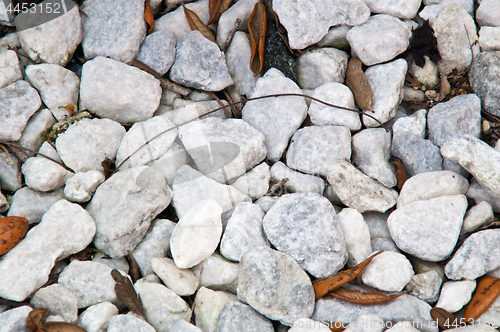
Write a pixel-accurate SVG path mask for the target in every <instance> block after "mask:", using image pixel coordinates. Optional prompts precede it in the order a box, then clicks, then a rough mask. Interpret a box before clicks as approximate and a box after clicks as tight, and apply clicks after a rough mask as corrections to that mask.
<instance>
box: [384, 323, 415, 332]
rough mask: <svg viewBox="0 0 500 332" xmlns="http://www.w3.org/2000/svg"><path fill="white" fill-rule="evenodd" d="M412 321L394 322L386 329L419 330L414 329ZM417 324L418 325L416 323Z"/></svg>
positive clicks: (393, 330)
mask: <svg viewBox="0 0 500 332" xmlns="http://www.w3.org/2000/svg"><path fill="white" fill-rule="evenodd" d="M413 325H414V323H413V322H410V321H400V322H397V323H396V324H394V325H393V326H392V327H391V328H390V329H388V330H386V331H391V332H419V330H418V329H416V328H415V327H414V326H413ZM417 326H418V325H417Z"/></svg>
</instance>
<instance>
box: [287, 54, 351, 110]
mask: <svg viewBox="0 0 500 332" xmlns="http://www.w3.org/2000/svg"><path fill="white" fill-rule="evenodd" d="M348 59H349V56H348V55H347V53H346V52H344V51H341V50H338V49H336V48H332V47H324V48H318V49H313V50H309V51H307V52H305V53H303V54H301V55H300V56H299V57H298V58H297V62H296V65H295V66H296V69H297V83H298V85H299V87H300V88H301V89H311V90H314V89H316V88H318V87H319V86H322V85H323V84H326V83H330V82H337V83H344V79H345V73H346V70H347V61H348ZM341 106H343V105H341Z"/></svg>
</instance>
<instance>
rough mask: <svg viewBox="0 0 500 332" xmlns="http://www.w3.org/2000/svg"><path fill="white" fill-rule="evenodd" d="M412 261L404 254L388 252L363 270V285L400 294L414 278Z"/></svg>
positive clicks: (374, 259)
mask: <svg viewBox="0 0 500 332" xmlns="http://www.w3.org/2000/svg"><path fill="white" fill-rule="evenodd" d="M413 275H414V272H413V268H412V266H411V263H410V261H409V260H408V259H407V258H406V257H405V256H404V255H402V254H398V253H396V252H392V251H386V252H383V253H381V254H380V255H378V256H377V257H375V258H373V260H372V261H371V262H370V263H369V264H368V265H367V266H366V268H365V269H364V270H363V274H362V276H361V278H362V280H363V283H364V284H366V285H368V286H372V287H375V288H378V289H381V290H383V291H386V292H400V291H401V290H403V288H405V286H406V284H408V283H409V282H410V280H411V279H412V278H413Z"/></svg>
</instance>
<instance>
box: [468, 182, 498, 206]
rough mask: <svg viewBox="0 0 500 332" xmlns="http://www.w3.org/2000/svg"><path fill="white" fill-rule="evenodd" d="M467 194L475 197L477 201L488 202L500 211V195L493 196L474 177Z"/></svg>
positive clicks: (469, 196)
mask: <svg viewBox="0 0 500 332" xmlns="http://www.w3.org/2000/svg"><path fill="white" fill-rule="evenodd" d="M466 195H467V198H469V199H473V200H474V201H475V202H483V201H484V202H488V203H489V204H490V205H491V207H492V208H493V211H494V212H500V197H493V196H491V195H490V194H488V192H487V191H486V190H484V188H483V187H482V186H481V185H480V184H479V183H478V182H477V180H476V179H474V178H472V179H471V183H470V186H469V190H468V191H467V194H466Z"/></svg>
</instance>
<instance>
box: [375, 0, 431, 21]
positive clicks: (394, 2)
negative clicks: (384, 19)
mask: <svg viewBox="0 0 500 332" xmlns="http://www.w3.org/2000/svg"><path fill="white" fill-rule="evenodd" d="M365 2H366V4H367V5H368V7H370V10H371V12H372V13H376V14H387V15H392V16H394V17H399V18H406V19H412V18H413V17H414V16H415V15H417V11H418V9H419V8H420V4H421V2H422V0H411V1H406V0H383V1H380V0H365Z"/></svg>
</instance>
